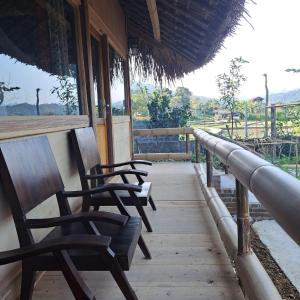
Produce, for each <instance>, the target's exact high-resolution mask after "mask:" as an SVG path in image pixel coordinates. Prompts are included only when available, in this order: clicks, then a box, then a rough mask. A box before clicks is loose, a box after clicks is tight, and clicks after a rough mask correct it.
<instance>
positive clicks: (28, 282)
mask: <svg viewBox="0 0 300 300" xmlns="http://www.w3.org/2000/svg"><path fill="white" fill-rule="evenodd" d="M34 281H35V272H34V271H33V269H32V267H31V266H30V264H29V263H28V262H26V261H23V262H22V283H21V297H20V299H22V300H30V299H31V298H32V294H33V288H34Z"/></svg>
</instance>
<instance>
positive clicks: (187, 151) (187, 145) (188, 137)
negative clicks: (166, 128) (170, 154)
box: [185, 133, 190, 154]
mask: <svg viewBox="0 0 300 300" xmlns="http://www.w3.org/2000/svg"><path fill="white" fill-rule="evenodd" d="M189 141H190V135H189V133H186V134H185V153H186V154H188V153H189Z"/></svg>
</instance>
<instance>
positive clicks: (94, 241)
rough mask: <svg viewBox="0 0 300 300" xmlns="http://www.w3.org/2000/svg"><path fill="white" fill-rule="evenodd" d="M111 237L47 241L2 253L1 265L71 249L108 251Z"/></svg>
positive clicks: (84, 235)
mask: <svg viewBox="0 0 300 300" xmlns="http://www.w3.org/2000/svg"><path fill="white" fill-rule="evenodd" d="M110 243H111V237H108V236H95V235H90V234H79V235H70V236H65V237H63V238H59V239H53V240H47V241H42V242H39V243H36V244H34V245H30V246H25V247H21V248H19V249H14V250H9V251H3V252H0V265H4V264H9V263H12V262H16V261H18V260H22V259H25V258H30V257H33V256H36V255H40V254H43V253H49V252H54V251H61V250H69V249H89V250H96V251H99V250H102V251H103V250H107V248H108V247H109V245H110Z"/></svg>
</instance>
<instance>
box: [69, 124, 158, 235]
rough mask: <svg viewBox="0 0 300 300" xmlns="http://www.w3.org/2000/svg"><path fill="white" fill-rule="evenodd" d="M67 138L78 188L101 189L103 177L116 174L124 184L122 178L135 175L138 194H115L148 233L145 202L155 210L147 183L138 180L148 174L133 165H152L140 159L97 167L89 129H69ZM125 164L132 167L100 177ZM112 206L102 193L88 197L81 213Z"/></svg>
mask: <svg viewBox="0 0 300 300" xmlns="http://www.w3.org/2000/svg"><path fill="white" fill-rule="evenodd" d="M71 139H72V144H73V149H74V152H75V156H76V160H77V166H78V170H79V175H80V179H81V186H82V189H84V190H85V189H89V188H90V187H91V186H101V185H103V184H105V179H106V178H109V177H114V176H117V175H118V176H121V178H122V180H123V182H124V183H126V184H128V183H129V181H128V179H127V177H126V175H135V176H136V178H137V180H138V181H137V182H135V183H134V184H135V185H138V186H141V187H142V191H141V192H139V193H134V192H127V191H119V192H117V194H118V196H119V197H120V199H121V200H122V202H123V204H124V205H125V206H135V207H136V209H137V211H138V213H139V215H140V216H141V218H142V220H143V223H144V224H145V226H146V228H147V230H148V231H149V232H152V227H151V225H150V222H149V220H148V218H147V215H146V213H145V211H144V208H143V206H146V205H147V203H148V201H149V203H150V205H151V206H152V209H153V210H156V206H155V204H154V202H153V199H152V197H151V194H150V192H151V182H145V181H144V180H143V178H142V177H143V176H147V175H148V173H147V172H145V171H141V170H137V169H136V168H135V165H138V164H145V165H152V163H151V162H148V161H143V160H132V161H128V162H123V163H118V164H111V165H101V163H100V156H99V151H98V146H97V141H96V138H95V134H94V130H93V128H92V127H87V128H79V129H73V130H72V131H71ZM126 165H130V166H131V167H132V168H131V169H126V170H119V171H115V172H111V173H108V174H103V169H105V168H112V167H120V166H126ZM113 203H114V201H113V199H112V198H111V195H110V194H109V193H106V195H105V196H104V195H101V197H100V196H99V195H91V196H90V197H89V198H88V199H85V201H84V203H83V204H84V206H83V211H86V210H88V209H89V207H90V206H93V207H94V208H95V210H97V209H98V207H99V206H111V205H113ZM121 212H122V211H121ZM122 213H123V212H122Z"/></svg>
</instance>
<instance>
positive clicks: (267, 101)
mask: <svg viewBox="0 0 300 300" xmlns="http://www.w3.org/2000/svg"><path fill="white" fill-rule="evenodd" d="M264 77H265V90H266V102H265V137H267V136H268V134H269V132H268V131H269V130H268V105H269V88H268V75H267V74H264Z"/></svg>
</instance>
